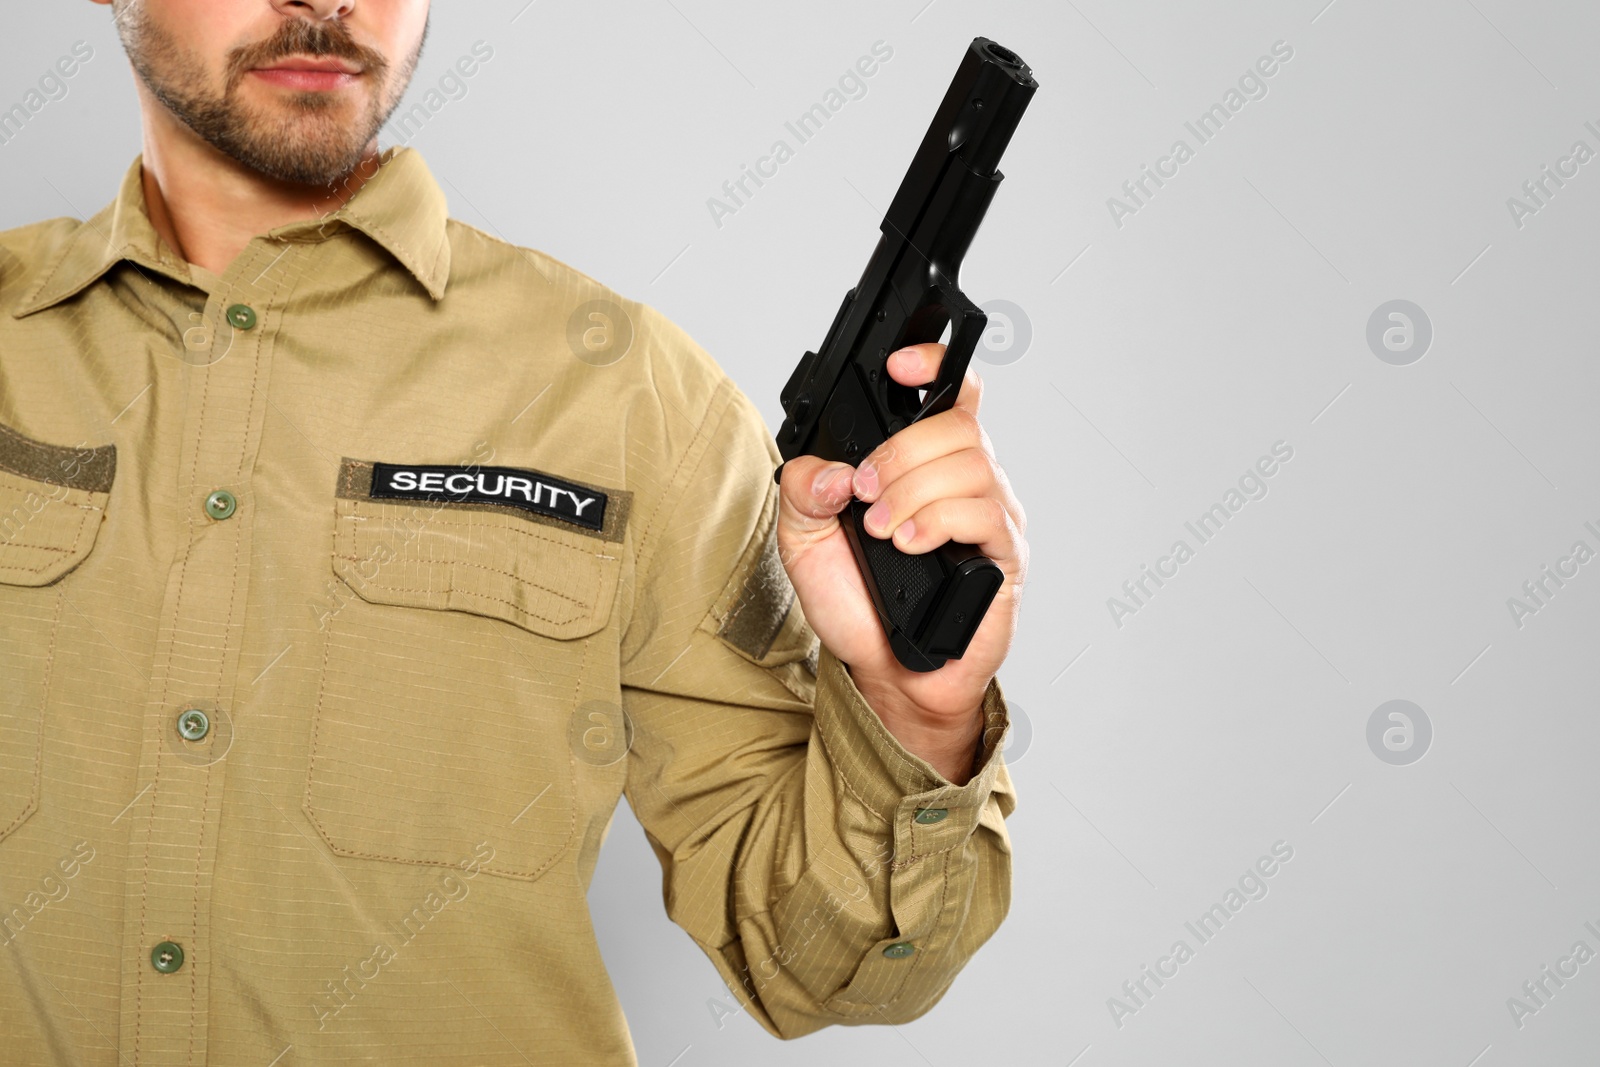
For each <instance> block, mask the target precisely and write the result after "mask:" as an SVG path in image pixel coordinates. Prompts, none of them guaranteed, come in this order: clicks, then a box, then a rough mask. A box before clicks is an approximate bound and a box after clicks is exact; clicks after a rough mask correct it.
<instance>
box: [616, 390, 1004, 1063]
mask: <svg viewBox="0 0 1600 1067" xmlns="http://www.w3.org/2000/svg"><path fill="white" fill-rule="evenodd" d="M777 462H778V455H777V452H776V449H775V447H774V446H773V444H772V441H771V438H770V437H769V436H768V434H767V432H766V429H765V426H764V425H763V423H762V421H761V418H760V416H759V415H758V414H757V412H756V411H755V409H754V408H753V407H752V406H751V405H750V403H749V402H748V401H747V400H746V399H745V398H744V397H743V396H742V395H741V394H739V392H738V391H737V390H736V389H734V388H733V387H732V385H731V383H726V382H725V383H724V385H723V387H721V388H719V389H718V391H717V393H716V396H715V397H714V398H713V400H712V402H711V404H710V405H709V410H707V412H706V414H705V418H704V420H703V422H702V423H701V426H700V429H699V432H698V433H697V435H696V436H695V438H694V440H693V443H692V444H691V445H690V446H689V448H688V450H687V453H686V455H685V456H684V458H683V459H682V461H681V462H680V463H679V464H678V465H677V468H676V473H675V474H674V476H673V479H672V485H671V486H670V487H669V488H668V490H667V491H666V493H665V494H664V495H663V496H662V498H661V502H660V503H659V504H658V505H657V506H656V509H655V511H656V513H655V514H654V515H652V516H651V517H650V518H649V519H648V520H647V523H646V525H645V527H644V530H643V532H642V534H641V535H640V540H639V542H638V544H637V546H636V562H635V573H636V578H635V582H636V585H635V588H634V589H633V591H632V598H631V600H632V613H631V616H630V620H629V623H628V632H627V634H626V636H625V639H624V645H623V649H624V665H623V685H624V689H623V699H624V707H625V710H626V712H627V715H628V717H629V720H630V722H631V725H632V728H633V740H632V747H631V749H630V754H629V766H628V780H627V787H626V789H627V796H628V801H629V803H630V804H631V805H632V806H633V810H634V812H635V814H636V815H637V816H638V818H639V821H640V822H641V823H642V824H643V826H644V829H645V832H646V834H647V835H648V837H649V839H650V842H651V845H652V846H653V848H654V849H655V852H656V854H657V856H658V857H659V858H660V861H661V865H662V868H663V872H664V883H665V885H664V893H665V897H666V905H667V911H668V914H669V915H670V916H671V918H672V919H673V921H674V922H676V923H678V924H679V925H680V926H682V927H683V928H684V930H686V931H687V932H688V933H689V935H690V936H691V937H692V938H694V940H695V942H696V943H697V944H698V945H699V946H700V947H701V948H702V949H703V950H704V951H705V953H706V954H707V955H708V956H709V957H710V958H711V960H712V961H713V962H714V963H715V964H716V966H717V968H718V970H719V971H720V972H721V973H722V976H723V978H724V979H725V980H726V982H727V983H728V985H729V987H730V988H731V989H732V990H734V992H735V993H736V994H737V995H738V996H739V998H740V999H741V1001H742V1002H743V1003H744V1005H745V1007H746V1008H747V1009H748V1010H749V1011H750V1012H751V1014H752V1015H753V1016H754V1017H755V1018H756V1019H757V1020H758V1021H760V1023H761V1024H762V1025H763V1026H764V1027H766V1028H767V1029H768V1030H770V1031H771V1032H772V1033H774V1034H776V1035H778V1036H780V1037H784V1038H792V1037H798V1036H800V1035H802V1034H807V1033H810V1032H812V1031H814V1030H817V1029H820V1028H821V1027H823V1026H827V1025H829V1024H830V1023H901V1022H905V1021H907V1020H910V1019H913V1018H916V1017H917V1016H919V1015H921V1014H922V1013H923V1012H925V1011H927V1010H928V1009H929V1008H930V1007H932V1006H933V1005H934V1004H935V1003H936V1002H937V1001H938V1000H939V998H940V997H941V996H942V995H943V994H944V992H945V990H946V989H948V988H949V986H950V984H951V982H952V981H953V980H954V979H955V976H956V973H957V972H958V971H959V970H960V969H961V967H962V966H963V965H964V964H965V963H966V961H967V960H968V959H969V958H970V957H971V956H972V954H973V953H974V952H975V951H976V950H977V949H978V947H979V946H980V945H982V944H983V943H984V941H986V940H987V939H988V938H989V936H990V935H991V934H993V933H994V931H995V929H996V928H997V927H998V926H999V924H1000V921H1001V920H1002V919H1003V918H1004V916H1005V913H1006V910H1007V908H1008V906H1009V902H1010V891H1011V866H1010V842H1009V839H1008V838H1007V835H1006V830H1005V825H1004V821H1003V819H1004V816H1006V815H1009V814H1010V812H1011V810H1012V807H1013V806H1014V799H1013V794H1012V789H1011V783H1010V780H1009V778H1008V776H1007V774H1006V770H1005V766H1004V763H1003V760H1002V758H1001V756H1000V754H999V751H998V749H999V741H1000V739H1001V737H1002V736H1003V734H1004V731H1005V728H1006V725H1007V716H1006V708H1005V701H1004V699H1003V698H1002V696H1001V694H1000V690H999V688H998V686H997V685H994V684H991V686H990V688H989V691H988V693H987V695H986V696H985V699H984V706H983V713H984V717H985V729H984V739H985V743H984V745H983V747H982V749H981V751H980V753H979V757H978V761H977V768H976V773H975V774H974V775H973V777H972V778H971V780H970V781H969V782H967V784H965V785H962V786H955V785H952V784H951V783H950V782H949V781H947V780H946V779H945V778H944V777H943V776H941V775H940V774H939V773H938V772H937V771H935V770H934V769H933V768H932V767H931V766H930V765H929V764H928V763H927V762H925V761H924V760H922V759H920V758H918V757H917V756H914V755H912V754H911V753H909V752H907V751H906V750H905V748H904V747H903V746H901V745H900V743H899V742H898V741H896V740H895V738H894V737H893V735H891V734H890V733H889V732H888V730H887V729H885V727H884V726H883V724H882V722H881V721H880V720H879V719H878V717H877V715H876V714H875V713H874V712H873V711H872V709H871V708H870V707H869V706H868V705H867V703H866V701H865V700H864V699H863V698H862V696H861V694H860V692H858V691H857V689H856V687H855V685H854V683H853V682H852V681H851V678H850V675H849V672H848V671H847V669H846V668H845V666H844V665H843V664H841V663H840V662H839V661H838V660H836V659H835V658H834V657H833V656H832V655H831V654H830V653H829V652H828V651H827V650H825V649H819V648H818V645H817V641H816V638H815V637H814V636H813V634H812V632H811V630H810V628H809V627H808V626H807V625H806V623H805V620H804V618H803V617H802V615H801V611H800V606H799V604H798V603H797V602H796V600H795V596H794V590H793V587H792V586H791V585H790V584H789V580H788V576H787V574H786V573H785V571H784V569H783V566H782V564H781V562H780V561H779V559H778V553H777V547H776V537H775V531H776V515H777V487H776V485H775V484H774V482H773V477H772V472H773V469H774V468H775V467H776V465H777Z"/></svg>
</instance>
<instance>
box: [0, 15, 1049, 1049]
mask: <svg viewBox="0 0 1600 1067" xmlns="http://www.w3.org/2000/svg"><path fill="white" fill-rule="evenodd" d="M96 2H99V3H108V2H109V3H110V5H111V8H112V12H113V14H114V16H115V18H116V21H117V27H118V30H119V33H120V35H121V37H122V40H123V43H124V45H125V47H126V49H127V52H128V55H129V59H130V60H131V62H132V65H133V67H134V70H135V71H136V73H137V76H138V77H137V84H138V90H139V99H140V104H141V108H142V114H143V124H144V151H143V155H142V156H141V157H140V159H139V160H136V161H135V162H134V164H133V165H132V167H131V168H130V169H129V170H128V172H127V176H126V178H125V179H124V182H123V185H122V188H121V191H120V193H119V194H118V196H117V198H116V200H115V201H114V203H113V204H112V205H111V206H109V207H108V208H106V209H105V210H104V211H102V212H101V213H100V214H98V215H96V216H95V217H94V218H92V219H89V220H88V221H86V222H78V221H76V220H71V219H57V220H52V221H49V222H44V223H40V224H37V225H34V226H29V227H25V228H23V229H20V230H13V231H10V232H8V233H4V234H0V523H3V527H4V528H3V531H0V617H3V618H4V620H5V623H4V628H3V630H0V635H3V636H0V684H3V692H4V698H3V703H0V907H4V908H5V909H6V910H5V912H4V913H3V915H0V927H3V930H4V933H3V934H0V938H3V939H4V940H5V942H6V944H5V945H4V946H0V1033H3V1034H4V1035H5V1045H4V1049H5V1051H4V1058H5V1060H6V1062H7V1063H28V1064H33V1063H84V1064H105V1065H111V1064H117V1063H129V1064H157V1063H160V1064H169V1063H195V1064H198V1063H207V1062H209V1063H217V1064H249V1063H261V1064H267V1063H278V1062H281V1063H284V1064H320V1063H340V1064H347V1063H373V1064H440V1063H473V1064H490V1063H504V1064H561V1065H573V1064H614V1063H631V1062H633V1053H632V1050H631V1047H630V1045H629V1040H628V1034H627V1029H626V1026H625V1024H624V1022H623V1019H622V1017H621V1014H620V1012H619V1010H618V1006H617V1003H616V999H615V997H614V995H613V993H612V990H611V987H610V984H609V982H608V980H607V978H606V975H605V972H604V969H603V967H602V964H601V959H600V956H599V953H598V950H597V948H596V944H595V940H594V935H593V932H592V929H591V927H590V924H589V914H588V910H587V907H586V904H585V891H586V888H587V885H588V882H589V879H590V876H591V875H592V873H593V870H594V866H595V861H596V857H597V854H598V851H599V848H600V843H601V840H602V837H603V835H604V832H605V829H606V826H607V825H608V823H609V820H610V818H611V814H612V812H613V810H614V806H615V804H616V802H617V800H618V798H619V796H620V795H621V794H623V793H624V792H625V793H626V794H627V796H628V800H629V803H630V804H631V805H632V806H633V809H634V811H635V812H636V813H637V815H638V817H639V819H640V821H641V823H642V824H643V825H644V827H645V829H646V831H647V833H648V835H649V837H650V840H651V843H652V845H653V846H654V848H655V851H656V853H657V855H658V857H659V858H660V861H661V864H662V867H663V870H664V872H665V896H666V902H667V908H668V911H669V913H670V914H671V916H672V918H673V919H674V920H675V921H676V922H678V923H679V924H680V925H681V926H683V928H684V929H685V930H687V931H688V932H689V934H690V935H691V936H692V937H693V938H694V939H695V941H696V942H697V943H698V944H699V945H700V946H701V948H703V949H704V950H705V952H706V953H707V954H708V955H709V956H710V958H711V959H712V961H713V962H714V963H715V964H716V966H717V968H718V970H719V971H720V972H721V973H722V976H723V978H724V979H725V980H726V981H727V982H728V984H729V985H730V987H731V988H733V989H734V990H735V991H736V992H737V993H738V995H739V996H740V998H741V1000H742V1001H743V1003H744V1004H745V1005H746V1006H747V1008H748V1010H749V1011H750V1012H751V1013H752V1014H753V1015H754V1017H755V1018H756V1019H758V1020H759V1021H760V1022H761V1024H762V1025H763V1026H765V1027H767V1028H768V1029H769V1030H771V1031H773V1032H774V1033H776V1034H779V1035H781V1036H784V1037H794V1036H797V1035H800V1034H805V1033H808V1032H810V1031H812V1030H815V1029H817V1028H819V1027H821V1026H825V1025H827V1024H829V1023H883V1022H900V1021H903V1020H906V1019H910V1018H912V1017H914V1016H916V1015H918V1014H920V1013H922V1012H924V1011H926V1010H927V1009H928V1008H929V1007H930V1006H931V1005H932V1004H933V1003H934V1002H935V1001H937V1000H938V999H939V997H940V996H941V995H942V994H943V993H944V992H945V990H946V989H947V988H948V986H949V984H950V983H951V981H952V980H953V978H954V976H955V974H956V972H957V970H958V969H959V968H960V967H961V966H962V964H963V963H964V962H965V961H966V959H968V958H969V957H970V955H971V954H972V953H973V952H974V951H975V950H976V948H977V947H978V946H979V945H980V944H981V943H982V942H983V941H984V940H985V939H986V938H988V937H989V935H990V934H991V933H992V932H993V931H994V929H995V928H996V926H997V925H998V923H999V922H1000V920H1001V918H1002V916H1003V915H1004V912H1005V910H1006V906H1007V902H1008V898H1009V886H1010V875H1009V870H1010V869H1009V862H1008V855H1009V846H1008V842H1007V838H1006V834H1005V829H1004V824H1003V822H1002V817H1003V816H1004V815H1005V814H1007V813H1008V812H1009V810H1010V807H1011V803H1012V801H1011V797H1010V786H1009V782H1008V779H1007V777H1006V774H1005V770H1004V767H1003V765H1002V762H1001V760H1000V757H999V755H998V753H997V750H996V749H997V745H998V742H999V740H1000V737H1001V735H1002V733H1003V731H1004V728H1005V723H1006V719H1005V710H1004V704H1003V702H1002V700H1001V698H1000V695H999V693H998V690H997V689H996V688H995V686H994V682H993V676H994V673H995V671H996V669H997V668H998V667H999V665H1000V663H1001V661H1002V659H1003V657H1004V655H1005V653H1006V650H1007V647H1008V645H1009V643H1010V640H1011V637H1012V634H1013V631H1014V627H1015V621H1016V610H1017V596H1018V593H1019V591H1020V589H1021V586H1022V582H1023V577H1024V572H1025V567H1026V546H1025V543H1024V542H1023V540H1022V535H1021V532H1020V531H1021V527H1022V522H1023V517H1022V511H1021V509H1020V508H1019V507H1018V505H1017V503H1016V500H1015V499H1014V497H1013V496H1012V494H1011V492H1010V491H1009V489H1008V488H1007V485H1006V482H1005V479H1004V477H1003V475H1002V474H1001V472H1000V470H999V468H998V467H997V466H996V464H995V462H994V459H993V457H992V453H991V450H990V447H989V444H988V441H987V439H986V438H985V437H984V435H983V433H982V431H981V429H980V428H979V425H978V422H977V419H976V412H977V407H978V386H977V382H976V380H975V379H970V380H969V381H968V383H967V385H966V388H965V389H964V390H963V392H962V395H961V400H960V403H959V404H958V406H957V408H956V409H955V410H953V411H951V412H949V413H947V414H945V415H940V416H938V417H937V418H933V419H928V420H926V421H925V422H923V423H920V424H917V425H916V426H914V427H912V428H910V429H908V430H906V431H904V432H903V433H901V434H899V435H898V436H897V437H895V438H894V439H893V440H891V441H890V442H888V444H887V445H886V446H885V447H884V448H882V449H880V450H879V451H878V452H877V453H875V454H873V455H871V456H869V457H867V459H866V460H865V461H863V462H862V464H861V465H860V466H859V467H857V468H855V469H854V470H852V469H851V468H849V467H845V466H843V465H840V464H825V463H823V462H822V461H819V460H815V459H802V460H797V461H795V462H792V463H789V464H788V465H787V466H786V467H785V468H784V470H783V476H782V484H781V488H780V487H777V486H774V485H773V480H772V477H771V475H772V470H773V468H774V465H775V450H774V448H773V446H772V442H771V441H770V439H769V438H768V436H767V433H766V431H765V429H764V427H763V424H762V421H761V419H760V417H759V416H758V415H757V413H756V411H755V409H754V407H753V406H752V405H751V404H750V403H749V401H747V400H746V399H745V398H744V397H743V396H742V395H741V394H740V393H739V391H738V390H737V389H736V388H735V387H734V386H733V385H732V384H731V382H730V381H729V380H728V379H727V378H726V377H725V376H724V375H723V374H722V373H721V372H720V371H719V370H718V368H717V367H716V366H715V364H714V363H713V362H712V361H711V359H710V358H709V357H708V356H707V355H706V354H705V353H704V352H703V351H701V350H700V349H699V348H698V347H696V346H695V345H694V344H693V342H691V341H690V340H689V339H688V338H687V337H685V336H684V335H683V334H682V333H681V332H680V331H678V330H677V329H676V328H675V327H673V326H672V325H671V324H670V323H669V322H667V321H666V320H664V319H663V318H662V317H661V316H660V315H659V314H658V313H656V312H655V311H653V310H651V309H650V308H648V307H645V306H643V305H640V304H637V303H633V302H630V301H627V300H625V299H623V298H622V297H620V296H618V295H617V294H615V293H612V292H610V291H609V290H607V289H605V288H603V287H601V286H600V285H599V284H598V283H596V282H594V281H592V280H591V279H589V278H587V277H584V276H583V275H581V274H579V273H578V272H576V271H574V270H572V269H571V268H569V267H566V266H563V265H562V264H560V263H557V262H554V261H553V260H551V259H550V258H548V257H546V256H543V255H541V254H539V253H537V252H532V251H528V250H524V249H518V248H513V247H511V246H509V245H506V244H504V243H502V242H500V241H497V240H495V239H493V238H490V237H488V236H486V235H484V234H483V233H480V232H479V231H476V230H474V229H472V228H470V227H468V226H465V225H462V224H460V223H458V222H454V221H449V220H447V218H446V214H445V210H446V209H445V201H444V197H443V196H442V194H441V192H440V190H439V189H438V187H437V186H436V185H435V183H434V181H433V180H432V178H431V177H430V175H429V173H428V171H427V169H426V167H425V166H424V165H423V162H422V160H421V158H420V157H419V156H418V155H417V154H416V153H415V152H413V151H409V150H403V149H402V150H390V151H387V152H382V153H380V152H379V150H378V146H377V140H376V137H377V132H378V130H379V128H380V126H381V125H382V124H383V122H384V120H385V119H386V117H387V116H388V115H389V114H390V112H391V111H392V109H393V108H394V106H395V105H396V103H397V101H398V100H399V99H400V97H401V94H402V92H403V90H404V88H405V86H406V83H407V81H408V79H409V77H410V76H411V74H412V71H413V69H414V68H415V65H416V61H417V57H418V55H419V53H420V50H421V46H422V40H423V38H424V36H425V32H426V22H427V15H428V4H427V0H303V2H295V0H236V2H233V3H227V4H217V3H214V2H213V0H96ZM940 355H941V350H940V349H939V347H938V346H933V345H927V346H920V347H918V348H916V349H912V350H909V351H907V352H903V353H900V354H897V355H896V356H895V358H894V361H893V362H892V363H891V365H890V366H891V371H892V373H893V375H894V376H895V377H896V378H897V379H898V380H899V381H901V382H902V383H905V384H918V383H925V382H927V381H930V380H931V379H932V378H933V377H934V372H935V370H936V367H937V364H938V360H939V358H940ZM852 493H854V494H855V495H857V496H859V497H861V498H862V499H865V500H870V501H876V504H875V506H874V514H873V516H872V519H871V522H870V528H871V530H872V531H873V532H874V533H875V534H878V535H881V536H891V535H892V536H893V538H894V541H895V543H896V544H897V545H900V546H901V547H902V548H904V549H906V550H908V551H913V552H919V551H926V550H928V549H931V548H933V547H935V546H936V545H938V544H939V543H941V542H942V541H944V540H946V539H950V538H954V539H957V540H961V541H966V542H971V543H976V544H978V545H980V546H981V547H982V548H983V550H984V551H985V552H986V553H987V554H988V555H990V556H991V557H993V558H994V559H995V560H996V561H997V562H998V563H999V564H1000V566H1001V567H1002V568H1003V569H1004V571H1005V575H1006V580H1005V586H1004V588H1003V589H1002V591H1001V592H1000V594H999V596H998V598H997V599H996V601H995V604H994V606H993V607H992V608H991V610H990V612H989V614H988V616H987V618H986V620H985V621H984V623H983V626H982V628H981V629H980V630H979V632H978V634H977V636H976V637H975V639H974V640H973V642H972V644H971V647H970V648H969V650H968V652H967V654H966V656H965V657H964V658H963V659H961V660H959V661H955V662H952V663H950V664H948V665H947V666H945V667H944V668H942V669H941V670H939V671H937V672H934V673H931V674H920V675H919V674H912V673H909V672H906V671H904V670H903V669H901V668H900V667H899V666H898V665H897V664H896V662H895V661H894V659H893V657H892V655H891V654H890V652H889V649H888V646H887V643H886V641H885V638H884V634H883V631H882V629H881V628H880V626H879V623H878V620H877V618H876V617H875V615H874V614H873V612H872V610H871V608H870V605H869V602H868V600H867V598H866V596H865V593H864V589H863V586H862V583H861V580H860V576H859V574H858V572H857V570H856V567H855V564H854V562H853V561H852V559H851V557H850V554H849V551H848V548H847V546H846V544H845V542H844V539H843V536H842V534H841V532H840V530H839V527H838V524H837V522H836V521H835V518H834V516H835V514H836V513H837V512H838V511H839V510H840V509H841V507H842V506H843V505H844V503H845V502H846V501H847V500H848V499H849V498H850V496H851V494H852ZM796 601H798V603H796ZM802 611H803V614H802ZM808 621H809V624H808ZM813 631H814V633H815V635H816V637H813ZM817 637H819V638H820V640H821V647H820V649H819V648H818V647H817V641H816V638H817Z"/></svg>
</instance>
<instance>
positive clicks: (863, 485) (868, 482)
mask: <svg viewBox="0 0 1600 1067" xmlns="http://www.w3.org/2000/svg"><path fill="white" fill-rule="evenodd" d="M877 491H878V468H877V466H876V465H874V464H873V463H872V462H871V461H870V460H869V461H868V462H866V463H863V464H861V466H859V467H857V468H856V495H857V496H861V497H868V496H871V495H872V494H873V493H876V492H877Z"/></svg>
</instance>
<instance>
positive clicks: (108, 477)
mask: <svg viewBox="0 0 1600 1067" xmlns="http://www.w3.org/2000/svg"><path fill="white" fill-rule="evenodd" d="M116 465H117V450H116V447H115V446H113V445H102V446H101V447H99V448H65V447H61V446H59V445H47V444H44V443H43V442H41V441H35V440H33V439H31V438H28V437H24V436H22V435H21V434H19V433H17V432H16V431H15V430H11V429H8V428H6V427H4V426H0V582H5V583H6V584H8V585H24V586H41V585H49V584H50V583H51V582H53V581H55V580H56V579H58V578H60V577H61V576H62V575H64V574H66V573H67V572H68V571H70V570H72V568H74V567H76V566H77V565H78V564H79V563H82V562H83V560H84V558H85V557H86V556H88V555H89V550H90V549H92V548H93V547H94V542H95V538H96V537H97V536H98V535H99V533H100V522H101V520H102V519H103V518H104V516H105V510H106V502H107V500H109V499H110V496H111V481H112V478H113V477H114V476H115V474H116Z"/></svg>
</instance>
